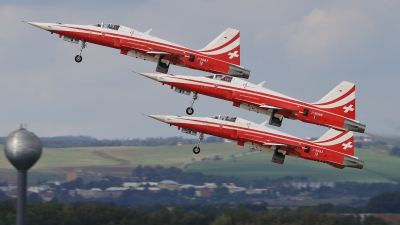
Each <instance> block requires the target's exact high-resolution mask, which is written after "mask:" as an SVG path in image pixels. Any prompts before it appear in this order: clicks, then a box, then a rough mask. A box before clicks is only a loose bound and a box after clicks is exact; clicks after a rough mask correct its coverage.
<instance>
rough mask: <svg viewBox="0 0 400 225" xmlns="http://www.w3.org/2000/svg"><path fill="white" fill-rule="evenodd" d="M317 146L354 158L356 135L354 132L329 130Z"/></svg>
mask: <svg viewBox="0 0 400 225" xmlns="http://www.w3.org/2000/svg"><path fill="white" fill-rule="evenodd" d="M313 142H314V143H315V144H317V145H320V146H322V147H326V148H329V149H331V150H334V151H338V152H341V153H343V154H346V155H351V156H354V133H353V132H352V131H338V130H335V129H332V128H331V129H329V130H328V131H327V132H326V133H325V134H324V135H322V137H320V138H319V139H318V140H316V141H313Z"/></svg>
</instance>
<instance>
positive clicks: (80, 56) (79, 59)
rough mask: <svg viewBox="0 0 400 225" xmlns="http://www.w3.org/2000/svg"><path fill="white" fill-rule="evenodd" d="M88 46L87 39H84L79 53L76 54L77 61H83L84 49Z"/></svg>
mask: <svg viewBox="0 0 400 225" xmlns="http://www.w3.org/2000/svg"><path fill="white" fill-rule="evenodd" d="M84 48H86V41H82V44H81V49H80V50H79V55H76V56H75V62H77V63H80V62H82V51H83V49H84Z"/></svg>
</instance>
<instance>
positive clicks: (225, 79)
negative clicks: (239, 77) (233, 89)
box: [204, 74, 233, 83]
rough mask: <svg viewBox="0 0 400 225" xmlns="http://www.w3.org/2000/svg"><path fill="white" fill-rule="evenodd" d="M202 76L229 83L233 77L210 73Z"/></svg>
mask: <svg viewBox="0 0 400 225" xmlns="http://www.w3.org/2000/svg"><path fill="white" fill-rule="evenodd" d="M204 77H206V78H209V79H214V80H220V81H225V82H228V83H230V82H231V81H232V79H233V77H231V76H228V75H225V74H211V75H207V76H204Z"/></svg>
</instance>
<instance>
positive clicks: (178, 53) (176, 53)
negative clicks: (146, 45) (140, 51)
mask: <svg viewBox="0 0 400 225" xmlns="http://www.w3.org/2000/svg"><path fill="white" fill-rule="evenodd" d="M146 53H148V54H160V55H173V56H175V57H179V58H180V57H185V53H184V52H182V51H165V50H160V49H151V50H150V51H147V52H146Z"/></svg>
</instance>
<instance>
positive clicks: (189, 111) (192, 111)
mask: <svg viewBox="0 0 400 225" xmlns="http://www.w3.org/2000/svg"><path fill="white" fill-rule="evenodd" d="M186 113H187V114H188V115H192V114H193V113H194V109H193V108H192V107H188V108H187V109H186Z"/></svg>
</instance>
